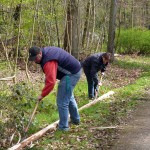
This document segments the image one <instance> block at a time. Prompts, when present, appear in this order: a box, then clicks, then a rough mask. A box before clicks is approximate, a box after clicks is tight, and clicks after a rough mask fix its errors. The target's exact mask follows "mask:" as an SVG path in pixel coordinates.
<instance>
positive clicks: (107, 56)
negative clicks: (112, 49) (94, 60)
mask: <svg viewBox="0 0 150 150" xmlns="http://www.w3.org/2000/svg"><path fill="white" fill-rule="evenodd" d="M102 57H104V58H105V59H106V60H110V59H111V54H110V53H104V54H103V55H102Z"/></svg>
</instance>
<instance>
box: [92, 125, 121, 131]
mask: <svg viewBox="0 0 150 150" xmlns="http://www.w3.org/2000/svg"><path fill="white" fill-rule="evenodd" d="M116 128H119V129H122V127H121V126H109V127H93V128H90V129H91V130H95V129H96V130H105V129H116Z"/></svg>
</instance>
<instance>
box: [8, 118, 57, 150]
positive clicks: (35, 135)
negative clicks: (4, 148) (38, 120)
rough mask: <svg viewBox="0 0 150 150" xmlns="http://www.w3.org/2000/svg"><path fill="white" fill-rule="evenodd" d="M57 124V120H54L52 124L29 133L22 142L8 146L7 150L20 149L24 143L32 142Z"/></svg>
mask: <svg viewBox="0 0 150 150" xmlns="http://www.w3.org/2000/svg"><path fill="white" fill-rule="evenodd" d="M57 124H58V121H56V122H54V123H53V124H50V125H49V126H47V127H46V128H44V129H42V130H40V131H39V132H37V133H35V134H33V135H31V136H30V137H28V138H27V139H25V140H23V141H22V142H20V143H18V144H16V145H14V146H13V147H11V148H9V149H8V150H20V149H22V148H23V147H25V146H26V145H29V144H30V143H31V142H33V141H35V140H37V139H39V138H40V137H42V136H43V135H44V134H45V133H46V132H48V131H53V130H54V129H55V128H56V126H57Z"/></svg>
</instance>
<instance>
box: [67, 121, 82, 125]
mask: <svg viewBox="0 0 150 150" xmlns="http://www.w3.org/2000/svg"><path fill="white" fill-rule="evenodd" d="M69 123H70V124H73V125H79V124H80V122H73V121H70V122H69Z"/></svg>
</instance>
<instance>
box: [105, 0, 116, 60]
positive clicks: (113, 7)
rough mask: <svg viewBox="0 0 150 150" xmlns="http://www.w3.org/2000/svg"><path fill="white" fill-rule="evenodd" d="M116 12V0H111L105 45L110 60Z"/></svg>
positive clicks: (112, 56) (112, 52)
mask: <svg viewBox="0 0 150 150" xmlns="http://www.w3.org/2000/svg"><path fill="white" fill-rule="evenodd" d="M116 13H117V0H112V1H111V8H110V19H109V33H108V45H107V52H109V53H111V61H113V60H114V39H115V23H116Z"/></svg>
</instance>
